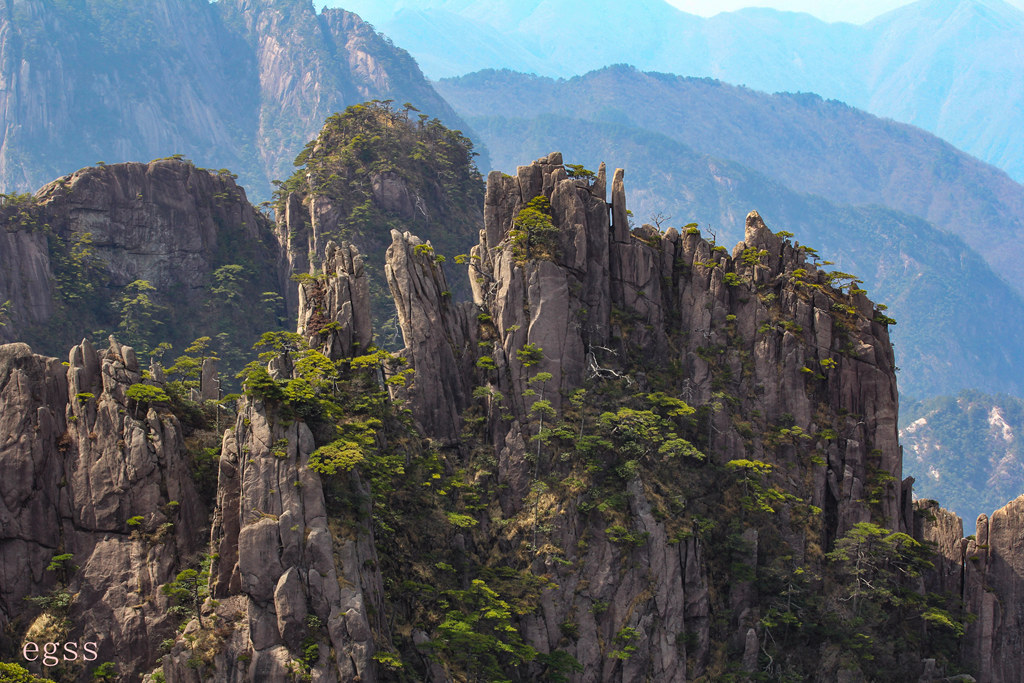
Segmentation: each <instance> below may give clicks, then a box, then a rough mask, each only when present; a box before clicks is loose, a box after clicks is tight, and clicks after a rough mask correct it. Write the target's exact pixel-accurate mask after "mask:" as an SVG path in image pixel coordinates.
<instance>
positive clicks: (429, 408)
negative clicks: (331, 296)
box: [384, 230, 476, 443]
mask: <svg viewBox="0 0 1024 683" xmlns="http://www.w3.org/2000/svg"><path fill="white" fill-rule="evenodd" d="M391 238H392V243H391V246H390V247H388V251H387V256H386V264H385V266H384V274H385V275H386V276H387V280H388V285H390V287H391V295H392V296H393V297H394V299H395V306H396V308H397V310H398V324H399V327H400V328H401V330H402V337H403V339H404V340H405V351H404V355H405V357H406V358H407V359H408V361H409V365H410V367H412V368H413V370H414V371H415V374H414V375H413V380H412V386H411V387H409V389H408V393H409V396H410V402H411V404H412V409H413V414H414V415H415V417H416V419H417V420H418V421H419V422H420V424H421V425H423V427H424V430H425V432H426V433H428V434H431V435H432V436H435V437H436V438H438V439H441V440H442V441H444V442H446V443H452V442H454V441H455V439H456V437H457V436H458V434H459V430H460V417H459V415H460V414H461V413H462V411H463V410H464V409H465V408H466V406H468V405H469V399H470V394H471V391H472V388H471V385H470V381H471V378H472V376H473V375H474V374H475V371H474V370H473V361H475V359H476V356H475V346H476V345H475V344H474V338H475V336H476V329H475V328H476V324H475V323H476V321H473V322H472V323H471V322H470V321H471V313H472V312H471V308H472V307H471V306H468V305H461V306H455V305H454V304H453V303H452V297H451V291H450V290H449V289H448V283H447V281H446V279H445V275H444V271H443V270H442V269H441V268H440V266H439V265H438V264H437V263H436V262H435V260H434V250H433V247H431V246H430V243H429V242H428V243H426V244H423V243H421V242H420V240H419V238H417V237H415V236H413V235H411V234H409V233H404V234H403V233H399V232H398V231H397V230H395V231H392V233H391Z"/></svg>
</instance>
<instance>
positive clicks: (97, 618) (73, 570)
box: [0, 123, 1024, 683]
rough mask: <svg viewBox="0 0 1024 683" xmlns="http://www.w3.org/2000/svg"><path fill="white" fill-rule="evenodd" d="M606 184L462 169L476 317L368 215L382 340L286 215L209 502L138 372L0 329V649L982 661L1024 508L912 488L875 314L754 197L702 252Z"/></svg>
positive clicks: (542, 162)
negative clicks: (378, 256) (278, 314)
mask: <svg viewBox="0 0 1024 683" xmlns="http://www.w3.org/2000/svg"><path fill="white" fill-rule="evenodd" d="M402 125H406V124H404V123H403V124H402ZM308 154H310V155H313V156H315V155H316V154H322V155H324V156H325V157H328V156H330V154H331V152H330V150H329V149H327V150H325V149H321V150H320V151H319V152H318V150H317V149H316V144H314V145H311V146H310V149H309V150H308ZM327 168H329V167H327ZM334 168H338V167H336V166H335V167H334ZM624 175H625V174H624V172H623V171H622V170H621V169H620V170H617V171H615V172H614V173H613V174H612V176H611V178H610V179H609V177H608V173H607V171H606V169H605V167H604V166H602V167H601V168H600V169H599V170H598V172H597V173H589V172H587V171H586V170H585V169H582V168H580V167H576V166H572V165H568V166H567V165H565V164H563V160H562V158H561V155H559V154H557V153H556V154H551V155H549V156H547V157H544V158H542V159H539V160H537V161H536V162H534V163H533V164H530V165H528V166H522V167H520V168H518V169H517V171H516V174H515V175H514V176H513V175H504V174H501V173H497V172H495V173H492V174H491V175H490V177H489V178H488V184H487V190H486V193H485V196H484V202H483V205H484V210H483V224H482V229H481V230H480V231H479V235H478V243H477V245H476V246H475V247H473V248H472V250H471V251H470V253H469V254H468V255H467V256H466V257H465V260H464V265H465V266H466V267H467V272H468V275H469V279H470V283H469V284H470V286H471V289H472V293H473V301H461V302H460V301H456V300H455V299H456V297H454V296H453V290H454V283H453V281H452V279H450V278H451V274H450V273H446V272H445V270H444V266H445V265H446V264H445V263H443V262H442V260H441V259H439V258H438V256H439V254H438V253H437V251H436V250H435V247H434V244H433V242H432V241H426V240H422V239H420V238H419V237H417V236H416V235H415V234H413V233H412V232H411V231H408V230H405V231H403V230H399V229H392V230H391V231H390V239H391V244H390V246H389V247H388V249H387V252H386V254H385V262H384V263H383V264H380V263H379V261H378V263H377V267H381V265H382V266H383V267H382V268H381V270H382V271H383V273H384V274H385V276H386V279H387V283H388V285H389V289H390V292H391V296H392V299H393V301H394V305H395V310H396V313H395V319H396V321H397V322H396V324H397V326H398V329H399V330H400V332H401V336H402V345H401V348H400V349H399V350H398V351H397V352H394V353H392V352H389V351H387V350H383V349H381V348H380V347H378V346H375V345H374V343H373V340H374V329H373V324H372V322H371V320H372V316H371V307H372V303H371V300H372V288H371V272H372V271H371V268H372V261H373V260H374V257H372V256H366V257H364V256H363V255H362V254H361V253H360V249H359V248H357V247H356V246H355V244H353V243H352V242H342V243H340V244H339V243H337V242H335V241H333V240H332V239H330V238H331V237H332V236H334V235H338V236H345V235H346V234H352V233H345V232H341V233H340V234H338V233H336V232H333V231H329V230H324V231H323V232H319V231H313V232H311V233H310V234H315V235H317V236H318V237H317V238H316V239H315V240H314V241H313V242H311V243H310V244H316V245H318V246H317V250H316V252H315V253H314V254H313V258H312V259H311V261H310V263H308V264H306V265H307V266H308V267H309V271H310V272H308V273H303V274H302V275H301V276H300V277H298V278H296V279H297V283H296V290H295V302H296V307H297V311H298V327H297V331H296V332H295V333H288V332H282V331H277V332H270V333H268V334H265V335H263V336H262V337H261V338H260V340H259V342H258V344H257V348H258V349H259V351H260V352H261V353H260V355H259V358H258V359H257V360H254V361H253V362H251V363H250V364H249V365H248V366H246V368H245V369H244V371H243V373H242V376H243V378H244V385H243V390H244V396H243V398H242V399H241V401H240V403H239V406H238V411H237V416H235V418H234V420H233V425H232V426H231V428H230V429H228V430H227V431H226V432H224V434H223V435H222V438H221V443H220V448H219V459H218V461H217V469H218V472H217V477H218V481H217V491H216V502H215V509H214V510H213V511H212V515H210V516H207V515H206V514H205V512H204V511H203V509H202V503H201V502H200V498H199V496H198V495H197V494H196V493H195V488H194V485H193V483H192V482H193V479H194V478H195V477H194V474H193V473H190V471H189V466H190V465H191V466H192V467H193V468H194V467H195V465H196V459H195V458H196V454H197V453H199V452H201V451H202V449H201V448H197V447H196V446H195V444H194V443H193V444H192V445H189V446H186V443H185V442H184V433H185V431H186V430H189V429H192V428H194V427H195V424H194V422H195V421H196V420H197V419H198V418H195V417H194V416H192V417H190V415H192V411H194V410H198V407H190V406H189V404H188V403H187V402H185V399H183V398H181V397H177V396H173V397H170V398H168V397H167V396H165V395H161V392H160V388H161V386H164V387H165V388H167V389H168V390H169V389H170V385H169V384H162V382H163V379H162V376H161V375H162V373H161V371H160V370H159V368H157V367H156V366H154V367H153V368H152V370H151V374H150V377H151V379H148V380H143V376H142V373H141V372H140V369H139V367H138V361H137V358H136V353H135V351H134V350H133V349H131V348H130V347H127V346H122V345H120V344H118V343H117V342H115V341H113V340H112V341H111V342H110V349H109V350H108V351H106V352H103V353H97V352H95V351H94V349H93V347H92V346H91V344H90V343H89V342H83V343H82V344H81V345H80V346H77V347H75V348H74V349H73V351H72V353H71V355H70V359H69V363H68V367H67V368H66V369H65V368H64V367H63V366H61V365H60V364H59V363H58V362H57V361H55V360H53V359H47V358H44V357H41V356H36V355H33V354H31V352H30V351H29V349H28V348H27V347H26V346H25V345H19V344H12V345H7V346H5V347H2V348H0V400H2V401H3V408H4V409H3V411H2V412H0V416H2V417H0V427H2V429H3V430H6V431H5V432H3V433H6V434H7V435H8V436H7V437H4V438H5V442H4V445H3V447H2V450H0V458H3V464H4V466H5V471H8V472H11V473H12V475H11V476H9V477H5V478H4V480H3V481H2V482H0V501H2V503H3V505H2V506H0V512H2V514H3V515H4V517H3V519H2V520H0V521H2V522H3V524H2V527H0V528H2V529H3V531H2V534H3V536H2V538H0V557H2V558H3V562H2V564H0V567H2V570H3V572H4V575H5V576H7V577H8V579H9V580H7V579H5V582H4V584H3V589H2V590H3V593H0V607H2V608H3V613H2V614H3V619H4V620H5V621H4V624H5V625H6V626H7V628H6V632H7V633H11V634H14V637H9V638H8V640H7V641H4V642H3V643H0V645H2V646H3V647H4V648H5V651H6V652H12V653H13V652H16V651H17V649H18V646H19V644H20V641H19V639H25V638H37V639H39V640H44V639H49V640H57V639H60V638H65V637H76V638H82V637H85V638H91V637H93V636H96V637H97V639H98V640H101V642H102V645H101V648H102V649H101V657H102V659H104V660H109V661H111V662H115V663H116V664H117V666H118V668H119V669H120V670H121V671H122V672H123V673H124V674H125V677H126V680H136V679H137V678H138V677H140V676H142V675H143V674H145V673H147V672H149V673H150V676H149V680H153V681H156V680H160V677H161V676H162V677H163V679H165V680H169V681H190V682H194V683H198V682H200V681H203V682H205V681H220V682H224V683H227V682H233V683H241V682H243V681H245V682H253V683H255V682H256V681H265V680H285V679H287V678H298V679H308V680H321V681H336V682H338V683H340V682H341V681H351V680H362V681H376V680H381V681H385V680H430V681H461V680H514V681H528V680H552V681H558V680H563V681H564V680H572V681H580V682H583V681H586V682H591V681H594V682H597V681H622V682H626V681H629V682H633V681H637V682H639V681H646V680H658V681H690V680H698V679H701V678H704V679H707V680H730V679H732V680H747V679H752V678H755V677H767V678H770V679H787V678H788V679H799V680H809V681H821V682H825V681H835V680H843V681H867V680H873V681H874V680H880V681H906V680H923V681H931V680H941V679H943V678H945V677H949V676H953V675H956V674H960V673H965V672H970V673H973V674H975V675H977V676H978V677H979V680H983V681H992V682H993V683H1002V682H1003V681H1009V680H1013V678H1012V677H1013V675H1014V673H1013V672H1014V671H1016V669H1015V668H1014V667H1016V666H1017V665H1018V664H1017V657H1018V655H1017V654H1016V653H1017V651H1018V650H1019V648H1017V647H1016V643H1017V642H1019V638H1020V634H1021V633H1022V632H1024V625H1022V624H1021V619H1020V615H1018V614H1017V613H1016V611H1015V609H1014V607H1013V605H1015V604H1016V602H1017V596H1018V594H1019V592H1020V590H1021V584H1020V578H1019V577H1020V575H1021V570H1020V562H1021V557H1022V556H1024V550H1022V549H1021V548H1020V547H1019V545H1020V544H1019V538H1018V537H1019V533H1017V531H1015V529H1016V527H1017V526H1019V518H1020V514H1021V511H1020V509H1019V508H1020V503H1021V501H1020V500H1018V501H1015V502H1014V503H1013V504H1011V505H1010V506H1008V507H1007V508H1005V509H1004V510H1001V511H997V512H996V513H995V514H993V516H992V518H991V520H989V519H987V518H982V519H980V520H979V529H978V533H977V535H976V537H975V538H972V539H966V540H964V539H962V538H961V536H962V525H961V523H960V521H959V519H957V518H956V517H955V516H953V515H951V514H949V513H948V512H946V511H944V510H942V509H941V508H939V507H938V506H937V505H936V504H933V503H925V502H918V503H917V505H914V504H913V503H912V493H911V486H912V483H913V482H912V480H910V479H908V480H905V481H901V477H902V472H901V452H900V446H899V444H898V440H897V431H896V413H897V392H896V379H895V366H894V363H893V354H892V348H891V345H890V344H889V341H888V330H887V326H888V322H889V320H888V318H887V317H886V316H885V315H884V313H883V312H881V311H879V310H878V309H877V308H876V307H875V306H874V305H873V304H872V303H871V301H870V300H869V299H867V298H866V296H865V292H864V291H863V290H860V289H858V288H857V287H856V284H857V283H856V281H855V280H853V279H852V278H851V277H850V276H846V275H844V274H836V273H826V272H825V271H823V270H821V269H819V267H818V266H817V264H816V262H815V261H816V259H815V258H814V256H813V255H812V254H811V253H809V251H808V250H807V249H806V248H803V247H799V246H796V245H794V244H793V243H792V242H791V241H790V240H789V239H788V238H787V236H786V235H785V234H784V233H783V234H775V233H773V232H771V231H770V230H769V229H768V228H767V226H765V224H764V222H763V221H762V220H761V218H760V216H759V215H758V214H757V213H756V212H751V213H750V214H749V215H748V216H747V220H746V225H745V236H744V240H743V242H741V243H740V244H738V245H737V246H736V247H735V248H734V249H733V250H732V251H731V252H730V251H729V250H727V249H726V248H725V247H723V246H720V245H717V244H715V243H714V241H713V240H710V241H709V240H707V239H705V238H704V237H703V236H702V235H701V234H700V232H699V230H698V229H697V228H696V227H694V226H692V225H691V226H686V227H684V228H682V229H681V230H676V229H674V228H670V229H668V230H667V231H664V232H662V231H660V230H658V229H656V228H654V227H651V226H642V227H640V228H632V227H631V226H630V224H629V212H628V211H627V209H626V205H625V178H624ZM327 178H328V179H329V178H330V175H329V174H328V175H327ZM331 182H334V181H331ZM403 182H406V183H409V184H407V185H406V187H407V188H408V187H413V185H411V181H403ZM396 186H397V185H396ZM370 187H371V188H372V184H371V185H370ZM400 195H401V193H400V192H399V193H394V192H391V193H389V194H388V196H391V197H400ZM313 198H314V199H315V196H314V197H313ZM293 204H295V205H297V208H295V209H294V210H293V209H292V206H293ZM309 205H317V201H311V202H310V203H309V204H303V198H302V196H301V195H300V194H298V193H297V192H292V193H291V194H286V195H285V194H283V195H282V197H281V204H280V209H281V211H282V212H283V214H284V215H283V216H282V217H281V220H280V221H279V228H278V229H279V231H281V226H282V225H283V226H286V227H287V226H288V225H289V223H288V217H289V212H290V215H291V216H293V217H295V216H299V215H302V216H306V215H310V214H308V213H306V212H308V211H309ZM325 206H326V205H325ZM414 206H415V202H414ZM312 215H313V216H316V215H320V214H317V213H315V212H314V214H312ZM332 215H334V214H332ZM343 215H344V214H342V213H337V215H335V218H334V219H332V225H343V221H342V220H341V219H339V218H338V216H343ZM303 220H305V219H303ZM293 225H298V223H294V224H293ZM377 227H378V228H379V227H380V226H379V225H378V226H377ZM371 235H373V236H374V237H377V238H379V235H377V233H371ZM296 253H297V252H296ZM459 260H460V261H463V259H461V258H460V259H459ZM293 268H297V266H293ZM147 383H148V384H147ZM129 388H131V391H130V392H129ZM171 393H173V392H171ZM168 408H172V409H173V410H175V411H177V412H178V413H180V414H181V415H183V416H184V417H183V418H182V420H180V421H179V420H178V419H177V418H176V417H174V415H173V414H172V413H171V412H169V410H168ZM218 410H222V409H219V408H216V407H213V406H211V407H210V411H211V412H210V416H211V417H210V418H209V419H212V415H214V414H217V415H219V414H220V413H219V412H217V411H218ZM185 418H188V419H187V420H186V419H185ZM209 419H207V420H205V422H209ZM218 419H219V418H218ZM205 422H204V424H203V427H204V428H206V427H209V425H208V424H206V423H205ZM0 435H2V434H0ZM207 436H209V434H207ZM192 439H193V441H194V439H195V437H192ZM207 520H209V528H210V536H209V539H210V545H209V547H208V554H206V555H201V554H200V548H201V546H202V540H201V539H198V538H197V536H198V535H200V534H201V532H202V531H203V528H204V526H205V524H206V523H207V522H206V521H207ZM928 544H934V547H932V546H930V545H928ZM204 557H205V558H206V560H208V565H207V564H206V563H205V562H204ZM47 563H48V564H47ZM23 566H28V567H30V569H31V571H29V572H24V571H20V570H19V571H17V572H15V571H14V570H12V567H19V568H20V567H23ZM206 566H209V575H208V580H207V581H203V578H204V577H205V576H206V575H205V574H202V573H199V574H195V573H190V571H189V570H190V568H200V569H202V568H205V567H206ZM47 567H49V568H50V569H49V570H47ZM30 596H35V597H42V598H43V599H42V600H41V601H40V600H36V601H34V602H26V601H25V600H24V599H23V598H24V597H30ZM36 603H38V604H36ZM40 610H42V612H40ZM971 615H975V616H976V617H977V620H976V621H974V620H972V617H971ZM174 624H177V625H178V627H179V630H178V631H177V633H175V631H174V629H173V626H174ZM62 666H64V667H65V668H64V669H62V670H58V671H56V672H55V671H54V670H52V669H45V670H44V672H45V673H48V674H50V675H58V674H59V675H62V676H65V677H67V678H73V677H78V678H80V679H81V678H85V677H87V676H89V675H90V671H88V670H87V669H86V668H83V667H82V666H81V664H79V665H78V667H77V668H72V666H70V665H62Z"/></svg>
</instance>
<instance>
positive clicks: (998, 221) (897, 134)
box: [437, 67, 1024, 292]
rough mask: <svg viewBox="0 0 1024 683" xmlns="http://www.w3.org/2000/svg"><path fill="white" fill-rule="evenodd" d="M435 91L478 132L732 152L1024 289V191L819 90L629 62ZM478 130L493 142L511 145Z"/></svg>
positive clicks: (497, 77) (507, 158) (445, 85)
mask: <svg viewBox="0 0 1024 683" xmlns="http://www.w3.org/2000/svg"><path fill="white" fill-rule="evenodd" d="M437 87H438V90H439V92H440V93H441V94H442V95H443V96H444V97H445V98H446V99H447V100H448V101H449V102H450V103H451V104H452V105H453V106H454V107H455V108H456V110H457V111H459V113H460V114H461V115H462V116H464V117H467V118H469V119H471V120H472V123H471V125H473V126H474V127H476V126H481V127H482V128H484V129H486V128H488V126H487V125H486V124H485V123H483V122H482V121H481V120H480V119H481V118H487V117H491V116H494V115H495V114H498V115H503V116H507V117H527V116H529V117H535V116H540V115H544V114H554V115H558V116H565V117H570V118H579V119H586V120H593V121H610V122H615V123H619V124H623V125H624V126H626V127H629V128H638V129H641V130H645V131H649V132H653V133H659V134H661V135H665V136H667V137H669V138H672V139H673V140H676V141H678V142H680V143H683V144H684V145H687V146H689V147H691V148H693V149H695V150H696V151H698V152H701V153H704V154H708V155H711V156H713V157H717V158H724V159H731V160H733V161H736V162H738V163H741V164H743V165H744V166H745V167H747V168H750V169H752V170H755V171H758V172H760V173H763V174H764V175H765V176H768V177H770V178H772V179H774V180H776V181H778V182H780V183H781V184H783V185H785V186H787V187H789V188H792V189H793V190H795V191H797V192H805V193H811V194H816V195H820V196H822V197H825V198H827V199H829V200H830V201H833V202H836V203H838V204H852V205H864V204H878V205H882V206H886V207H889V208H891V209H895V210H897V211H901V212H904V213H908V214H913V215H916V216H919V217H921V218H923V219H925V220H927V221H929V222H931V223H933V224H934V225H935V226H936V227H938V228H940V229H942V230H945V231H947V232H950V233H953V234H956V235H959V236H960V237H961V238H963V240H964V241H965V242H966V243H967V244H968V245H969V246H970V247H972V248H973V249H975V250H976V251H977V252H978V253H979V254H980V255H981V256H982V257H983V258H984V259H985V260H986V261H987V262H988V263H989V264H990V265H991V266H992V268H993V269H994V270H995V271H996V272H997V273H998V274H999V275H1001V276H1002V277H1004V278H1005V279H1006V280H1007V282H1009V283H1010V284H1011V286H1014V287H1016V288H1017V291H1018V292H1024V288H1022V287H1021V283H1024V263H1022V261H1021V259H1020V258H1019V257H1018V255H1019V254H1021V253H1024V186H1021V185H1020V184H1018V183H1016V182H1014V181H1013V180H1011V179H1010V178H1008V177H1007V176H1006V175H1005V174H1004V173H1002V172H1000V171H999V170H998V169H995V168H993V167H991V166H989V165H987V164H984V163H982V162H979V161H978V160H977V159H974V158H972V157H970V156H968V155H967V154H964V153H962V152H960V151H958V150H956V149H955V148H953V147H952V146H951V145H949V144H948V143H945V142H943V141H942V140H939V139H938V138H936V137H935V136H932V135H929V134H928V133H925V132H924V131H922V130H919V129H916V128H913V127H911V126H907V125H903V124H897V123H894V122H892V121H887V120H883V119H879V118H877V117H874V116H871V115H869V114H866V113H864V112H862V111H859V110H856V109H853V108H852V107H849V106H846V105H844V104H842V103H840V102H835V101H824V100H822V99H821V98H819V97H817V96H814V95H806V94H803V95H790V94H776V95H766V94H764V93H759V92H755V91H753V90H749V89H747V88H739V87H735V86H729V85H725V84H723V83H720V82H717V81H712V80H708V79H694V78H684V77H679V76H669V75H665V74H653V73H640V72H637V71H636V70H634V69H631V68H628V67H610V68H607V69H603V70H601V71H597V72H593V73H590V74H587V75H585V76H582V77H577V78H573V79H570V80H567V81H566V80H554V79H548V78H540V77H534V76H525V75H522V74H513V73H511V72H507V71H506V72H493V71H488V72H481V73H478V74H471V75H469V76H465V77H462V78H459V79H446V80H444V81H441V82H440V83H438V85H437ZM638 105H640V106H638ZM480 134H481V136H482V141H483V142H484V143H485V144H486V145H487V146H488V148H490V147H491V146H492V145H497V146H499V147H500V146H502V145H503V144H505V143H503V141H502V140H500V139H499V138H500V136H499V135H495V134H488V133H483V132H481V133H480ZM512 157H513V155H510V154H504V155H503V154H500V153H499V154H496V155H495V156H494V157H493V161H494V164H495V165H496V166H497V167H500V168H503V169H504V168H507V164H508V163H518V162H521V161H522V159H521V157H520V158H518V160H516V159H514V158H512ZM616 163H619V162H616ZM503 164H504V165H503Z"/></svg>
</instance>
